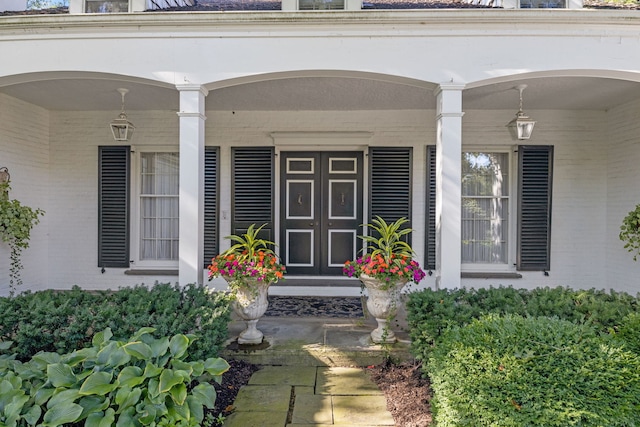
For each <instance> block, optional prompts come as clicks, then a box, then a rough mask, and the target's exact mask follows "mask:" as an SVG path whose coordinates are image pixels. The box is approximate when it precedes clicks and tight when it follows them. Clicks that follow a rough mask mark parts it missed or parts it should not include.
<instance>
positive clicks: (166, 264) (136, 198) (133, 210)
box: [129, 146, 179, 270]
mask: <svg viewBox="0 0 640 427" xmlns="http://www.w3.org/2000/svg"><path fill="white" fill-rule="evenodd" d="M178 152H179V150H178V147H177V146H144V147H135V148H134V147H133V146H132V147H131V171H130V173H131V188H130V192H131V198H130V203H131V206H130V215H129V217H130V218H131V225H130V227H131V229H130V233H131V242H130V245H131V246H130V254H131V267H132V268H134V269H137V270H144V269H150V270H152V269H159V268H160V269H176V268H178V263H179V260H175V261H167V260H163V261H150V260H141V259H140V238H141V236H140V229H141V224H140V185H141V183H140V172H141V171H140V166H141V165H140V163H141V162H140V158H141V154H142V153H178Z"/></svg>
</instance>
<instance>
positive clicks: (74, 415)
mask: <svg viewBox="0 0 640 427" xmlns="http://www.w3.org/2000/svg"><path fill="white" fill-rule="evenodd" d="M80 414H82V406H80V405H78V404H77V403H69V404H67V405H56V406H54V407H53V408H51V409H49V410H48V411H47V412H45V414H44V418H43V421H44V422H43V423H42V425H43V426H51V427H58V426H61V425H62V424H64V423H72V422H74V421H76V420H78V418H79V417H80Z"/></svg>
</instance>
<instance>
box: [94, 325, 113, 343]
mask: <svg viewBox="0 0 640 427" xmlns="http://www.w3.org/2000/svg"><path fill="white" fill-rule="evenodd" d="M111 337H113V333H112V332H111V328H107V329H105V330H104V331H100V332H98V333H97V334H95V335H94V336H93V339H92V340H91V343H92V344H93V345H94V346H96V347H100V346H101V345H102V344H103V343H106V342H107V341H109V340H110V339H111Z"/></svg>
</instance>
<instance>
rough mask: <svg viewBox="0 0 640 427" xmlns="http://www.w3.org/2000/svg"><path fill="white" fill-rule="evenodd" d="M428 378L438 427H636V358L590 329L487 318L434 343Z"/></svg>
mask: <svg viewBox="0 0 640 427" xmlns="http://www.w3.org/2000/svg"><path fill="white" fill-rule="evenodd" d="M427 371H428V372H429V375H430V377H431V386H432V388H433V390H434V399H433V400H432V402H431V403H432V408H433V410H434V419H435V421H436V423H437V425H438V427H454V426H455V427H463V426H469V427H483V426H487V427H488V426H491V427H522V426H531V427H534V426H540V427H543V426H544V427H553V426H558V427H566V426H581V427H591V426H593V427H596V426H608V427H616V426H620V427H622V426H629V427H630V426H638V425H640V356H638V354H635V353H632V352H630V351H627V350H626V349H625V348H624V346H622V345H619V344H616V343H615V342H614V340H613V339H612V337H610V336H608V335H600V334H597V333H596V331H595V329H594V328H592V327H590V326H586V325H577V324H575V323H572V322H569V321H565V320H558V319H550V318H524V317H521V316H514V315H505V316H499V315H490V316H487V317H486V318H482V319H481V320H473V321H472V322H471V323H470V324H469V325H466V326H454V327H452V328H451V329H449V330H448V331H446V332H445V333H444V334H443V335H442V336H441V337H440V338H438V340H437V343H436V345H435V347H434V348H433V350H432V351H431V352H430V357H429V361H428V366H427Z"/></svg>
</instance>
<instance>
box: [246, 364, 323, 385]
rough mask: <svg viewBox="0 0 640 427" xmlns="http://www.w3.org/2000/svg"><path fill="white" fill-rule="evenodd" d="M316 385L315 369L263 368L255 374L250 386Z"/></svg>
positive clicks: (298, 367) (290, 367)
mask: <svg viewBox="0 0 640 427" xmlns="http://www.w3.org/2000/svg"><path fill="white" fill-rule="evenodd" d="M315 383H316V368H315V367H301V366H265V367H263V368H262V369H260V370H259V371H257V372H255V373H254V374H253V375H252V376H251V379H249V384H250V385H277V384H279V385H295V386H308V387H313V386H314V385H315Z"/></svg>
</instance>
